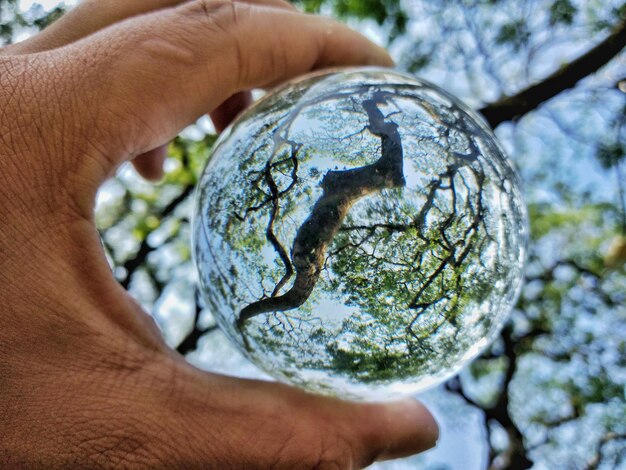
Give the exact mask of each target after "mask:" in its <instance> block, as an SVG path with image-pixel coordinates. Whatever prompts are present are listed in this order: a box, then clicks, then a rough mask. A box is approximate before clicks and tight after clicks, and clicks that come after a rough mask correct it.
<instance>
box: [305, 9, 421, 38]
mask: <svg viewBox="0 0 626 470" xmlns="http://www.w3.org/2000/svg"><path fill="white" fill-rule="evenodd" d="M293 3H296V4H297V5H299V6H300V7H302V8H303V9H304V10H305V11H308V12H311V13H319V12H320V10H321V9H322V7H323V6H326V5H328V4H330V6H331V8H332V11H333V13H334V14H335V15H337V16H338V17H340V18H356V19H359V20H365V19H371V20H374V21H376V23H378V24H379V25H381V26H382V25H387V26H389V28H390V33H389V35H390V39H393V38H395V37H397V36H399V35H402V34H404V33H405V32H406V26H407V22H408V20H409V18H408V15H407V13H406V12H405V11H404V9H403V8H402V5H401V1H400V0H330V1H324V0H293Z"/></svg>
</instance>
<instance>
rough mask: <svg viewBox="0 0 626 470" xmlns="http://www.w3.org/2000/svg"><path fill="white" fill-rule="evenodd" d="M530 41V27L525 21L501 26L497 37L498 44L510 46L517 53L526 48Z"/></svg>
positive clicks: (516, 21)
mask: <svg viewBox="0 0 626 470" xmlns="http://www.w3.org/2000/svg"><path fill="white" fill-rule="evenodd" d="M529 39H530V31H529V30H528V25H527V24H526V22H525V21H523V20H515V21H511V22H509V23H505V24H503V25H502V26H500V29H499V30H498V34H497V35H496V43H497V44H509V45H511V46H512V47H513V49H514V50H515V51H518V50H519V49H520V48H522V47H523V46H525V45H526V44H527V43H528V40H529Z"/></svg>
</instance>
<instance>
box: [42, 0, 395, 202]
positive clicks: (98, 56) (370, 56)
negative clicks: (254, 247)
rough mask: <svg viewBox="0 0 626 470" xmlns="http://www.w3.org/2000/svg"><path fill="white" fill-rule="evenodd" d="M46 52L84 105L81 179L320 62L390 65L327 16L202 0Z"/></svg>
mask: <svg viewBox="0 0 626 470" xmlns="http://www.w3.org/2000/svg"><path fill="white" fill-rule="evenodd" d="M49 54H51V55H52V56H53V59H54V58H56V59H58V60H53V61H52V62H53V63H54V64H55V65H54V66H55V67H58V64H63V67H64V69H63V72H64V74H63V75H64V80H66V81H69V82H70V83H71V85H72V88H73V89H74V90H76V94H77V96H76V102H77V103H78V104H79V105H81V104H88V106H89V109H90V117H89V119H85V118H83V120H82V121H81V122H82V124H81V127H82V131H83V132H82V137H83V138H84V139H85V141H87V142H88V144H89V147H90V148H91V149H94V148H97V149H98V153H99V154H100V155H95V156H94V155H89V156H90V157H95V158H89V159H84V160H85V161H84V162H82V163H84V165H82V164H81V168H79V169H77V170H76V171H78V172H79V176H82V177H84V178H86V180H88V181H102V179H104V178H105V177H106V175H107V174H109V173H110V172H111V171H112V169H113V168H114V167H115V166H117V165H118V164H119V163H121V161H123V160H124V159H128V158H129V157H132V156H135V155H139V154H141V153H144V152H146V151H149V150H151V149H154V148H157V147H159V146H160V145H162V144H164V143H166V142H167V141H168V140H169V139H170V138H172V137H173V136H175V135H176V134H177V133H178V132H179V131H180V129H181V128H183V127H184V126H185V125H188V124H189V123H191V122H193V121H194V120H195V119H196V118H198V117H199V116H200V115H202V114H203V113H205V112H210V111H213V110H214V109H215V108H216V107H217V106H218V105H219V104H220V103H222V102H224V101H225V100H226V99H227V98H228V97H230V96H232V95H234V94H236V93H237V92H239V91H242V90H248V89H251V88H255V87H263V86H265V85H267V84H271V83H275V82H278V81H281V80H285V79H288V78H290V77H293V76H295V75H298V74H302V73H304V72H307V71H310V70H312V69H316V68H320V67H325V66H333V65H356V64H378V65H390V64H391V60H390V59H389V56H388V55H387V53H386V52H384V51H383V50H382V49H380V48H379V47H378V46H375V45H374V44H372V43H371V42H369V41H368V40H367V39H365V38H364V37H363V36H361V35H360V34H358V33H356V32H354V31H352V30H350V29H348V28H347V27H345V26H343V25H341V24H339V23H337V22H335V21H333V20H330V19H326V18H321V17H316V16H311V15H305V14H302V13H299V12H296V11H293V10H287V9H279V8H273V7H267V6H259V5H251V4H247V3H241V2H225V1H207V0H195V1H190V2H188V3H185V4H183V5H181V6H178V7H175V8H169V9H165V10H161V11H157V12H154V13H151V14H147V15H143V16H139V17H134V18H131V19H129V20H126V21H124V22H121V23H118V24H116V25H113V26H111V27H108V28H105V29H103V30H101V31H100V32H98V33H96V34H94V35H91V36H89V37H87V38H85V39H83V40H81V41H78V42H76V43H73V44H71V45H68V46H66V47H62V48H60V49H56V50H53V51H50V52H49ZM54 56H56V57H54ZM59 56H60V57H59ZM84 129H90V132H85V131H84ZM94 161H96V164H95V165H94V164H93V163H94ZM81 172H87V174H85V173H81ZM90 172H91V173H90ZM93 172H98V174H93ZM94 190H95V188H94Z"/></svg>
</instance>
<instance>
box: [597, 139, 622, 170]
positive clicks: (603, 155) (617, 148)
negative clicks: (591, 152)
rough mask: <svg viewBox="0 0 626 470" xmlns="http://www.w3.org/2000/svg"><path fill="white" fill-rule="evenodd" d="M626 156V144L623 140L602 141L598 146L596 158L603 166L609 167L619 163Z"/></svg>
mask: <svg viewBox="0 0 626 470" xmlns="http://www.w3.org/2000/svg"><path fill="white" fill-rule="evenodd" d="M624 157H626V144H624V143H622V142H610V143H605V142H602V143H601V144H600V145H599V146H598V150H597V153H596V158H597V159H598V161H599V162H600V165H602V167H603V168H606V169H609V168H613V167H615V166H617V165H619V164H620V163H621V162H622V161H624Z"/></svg>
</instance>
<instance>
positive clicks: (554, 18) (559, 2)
mask: <svg viewBox="0 0 626 470" xmlns="http://www.w3.org/2000/svg"><path fill="white" fill-rule="evenodd" d="M577 12H578V9H577V8H576V7H575V6H574V5H573V4H572V2H571V1H570V0H556V1H555V2H554V3H553V4H552V5H551V6H550V25H552V26H554V25H556V24H559V23H562V24H565V25H571V24H572V23H573V22H574V17H575V15H576V13H577Z"/></svg>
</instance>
